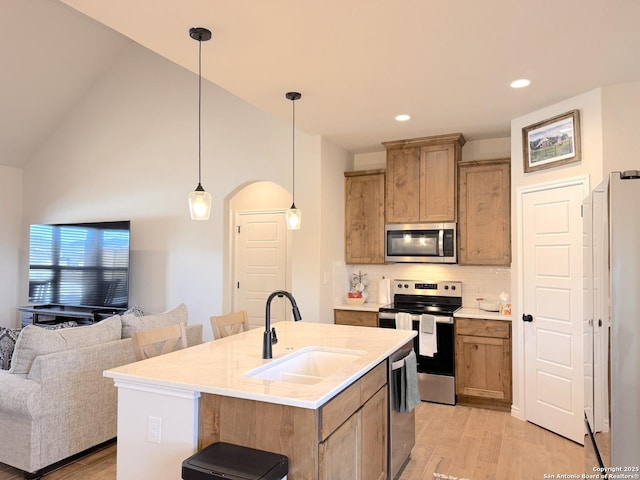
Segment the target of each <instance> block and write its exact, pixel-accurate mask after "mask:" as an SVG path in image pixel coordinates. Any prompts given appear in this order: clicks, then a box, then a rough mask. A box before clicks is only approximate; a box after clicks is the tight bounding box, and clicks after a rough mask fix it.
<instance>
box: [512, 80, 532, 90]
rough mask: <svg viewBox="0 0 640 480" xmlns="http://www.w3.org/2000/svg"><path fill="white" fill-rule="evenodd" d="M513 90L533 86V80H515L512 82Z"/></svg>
mask: <svg viewBox="0 0 640 480" xmlns="http://www.w3.org/2000/svg"><path fill="white" fill-rule="evenodd" d="M510 85H511V88H524V87H528V86H529V85H531V80H527V79H526V78H521V79H519V80H514V81H513V82H511V84H510Z"/></svg>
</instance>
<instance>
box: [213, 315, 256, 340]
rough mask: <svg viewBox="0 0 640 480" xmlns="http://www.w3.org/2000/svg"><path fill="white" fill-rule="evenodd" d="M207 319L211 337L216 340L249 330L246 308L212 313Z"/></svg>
mask: <svg viewBox="0 0 640 480" xmlns="http://www.w3.org/2000/svg"><path fill="white" fill-rule="evenodd" d="M209 321H210V322H211V330H212V331H213V338H214V339H216V340H217V339H219V338H224V337H228V336H230V335H235V334H236V333H240V332H246V331H247V330H249V317H248V315H247V311H246V310H240V311H239V312H233V313H229V314H227V315H214V316H212V317H210V318H209Z"/></svg>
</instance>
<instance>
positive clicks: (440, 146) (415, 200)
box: [383, 133, 465, 223]
mask: <svg viewBox="0 0 640 480" xmlns="http://www.w3.org/2000/svg"><path fill="white" fill-rule="evenodd" d="M464 144H465V139H464V137H463V136H462V134H459V133H456V134H451V135H438V136H434V137H423V138H414V139H410V140H399V141H394V142H383V145H384V146H385V148H386V149H387V178H386V186H387V191H386V195H387V197H386V221H387V222H388V223H419V222H453V221H455V220H456V202H457V163H458V162H459V161H460V159H461V157H462V146H463V145H464Z"/></svg>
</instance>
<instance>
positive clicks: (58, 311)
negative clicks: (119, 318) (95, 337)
mask: <svg viewBox="0 0 640 480" xmlns="http://www.w3.org/2000/svg"><path fill="white" fill-rule="evenodd" d="M18 310H20V312H22V326H23V327H24V326H25V325H30V324H31V325H38V324H46V325H55V324H56V323H61V322H67V321H69V320H75V321H76V322H78V323H80V324H91V323H96V322H99V321H100V320H104V319H105V318H109V317H111V316H113V315H119V314H122V312H124V310H125V309H124V308H101V307H71V306H66V305H27V306H24V307H18Z"/></svg>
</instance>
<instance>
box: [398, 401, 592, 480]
mask: <svg viewBox="0 0 640 480" xmlns="http://www.w3.org/2000/svg"><path fill="white" fill-rule="evenodd" d="M583 470H584V448H583V447H582V446H581V445H578V444H576V443H574V442H572V441H570V440H567V439H565V438H564V437H561V436H559V435H556V434H554V433H551V432H549V431H548V430H545V429H543V428H540V427H538V426H536V425H533V424H532V423H528V422H523V421H521V420H518V419H516V418H514V417H512V416H511V415H510V414H509V413H508V412H498V411H494V410H486V409H479V408H470V407H463V406H460V405H456V406H455V407H454V406H449V405H439V404H435V403H426V402H423V403H421V404H420V405H418V407H417V410H416V445H415V447H414V448H413V452H412V455H411V459H410V461H409V463H408V464H407V466H406V467H405V469H404V471H403V472H402V473H401V475H400V479H401V480H431V479H432V478H433V474H434V473H440V474H444V475H448V476H450V477H453V478H456V477H459V478H468V479H470V480H485V479H495V480H507V479H508V480H534V479H535V480H541V479H543V478H544V474H545V473H548V474H553V475H555V474H558V473H567V474H571V473H577V474H581V473H582V472H583Z"/></svg>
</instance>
